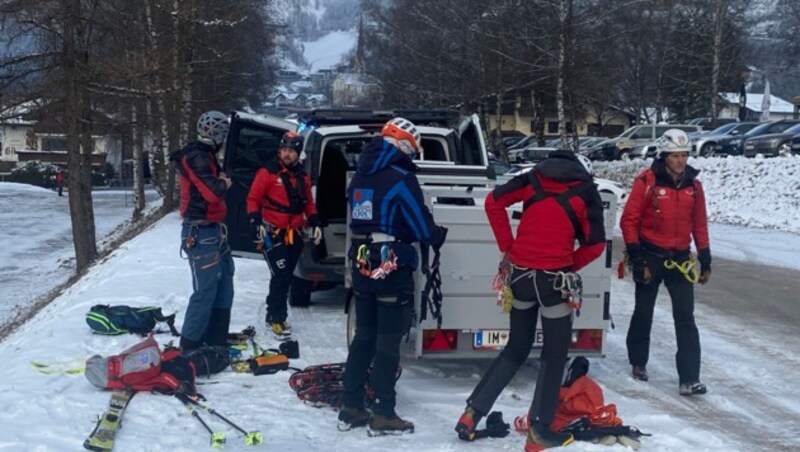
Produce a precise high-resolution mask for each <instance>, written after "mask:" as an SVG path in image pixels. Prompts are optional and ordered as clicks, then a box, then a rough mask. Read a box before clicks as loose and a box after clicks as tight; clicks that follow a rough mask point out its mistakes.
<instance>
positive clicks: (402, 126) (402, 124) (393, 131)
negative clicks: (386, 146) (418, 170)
mask: <svg viewBox="0 0 800 452" xmlns="http://www.w3.org/2000/svg"><path fill="white" fill-rule="evenodd" d="M381 136H382V137H384V138H391V139H393V140H394V141H395V142H396V144H397V147H398V148H399V149H400V150H401V151H403V152H405V153H406V154H409V155H411V154H419V153H420V152H422V146H421V141H422V137H421V136H420V134H419V131H418V130H417V127H416V126H415V125H414V123H412V122H411V121H409V120H408V119H404V118H394V119H392V120H391V121H389V122H387V123H386V124H385V125H384V126H383V129H381ZM412 157H414V156H413V155H412Z"/></svg>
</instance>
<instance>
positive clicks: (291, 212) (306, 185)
mask: <svg viewBox="0 0 800 452" xmlns="http://www.w3.org/2000/svg"><path fill="white" fill-rule="evenodd" d="M286 182H288V183H289V186H290V188H289V189H288V190H287V188H286V185H285V184H286ZM290 192H291V196H290V195H289V193H290ZM259 211H260V212H261V218H262V219H263V220H264V222H266V223H269V224H271V225H273V226H275V227H276V228H279V229H297V228H301V227H304V226H307V223H306V218H311V217H312V216H316V214H317V207H316V205H315V204H314V198H313V196H312V194H311V181H310V180H309V177H308V174H306V172H305V170H304V169H303V167H302V166H300V165H297V168H296V169H294V170H289V169H287V168H286V167H285V166H284V165H283V163H281V162H279V161H278V160H277V159H275V160H272V161H270V162H269V163H268V164H267V166H266V167H265V168H261V169H260V170H258V172H257V173H256V178H255V180H254V181H253V185H252V186H251V187H250V194H248V195H247V214H248V215H250V214H253V213H256V212H259ZM303 215H305V218H304V216H303Z"/></svg>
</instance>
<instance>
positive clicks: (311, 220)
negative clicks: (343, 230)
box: [308, 214, 322, 228]
mask: <svg viewBox="0 0 800 452" xmlns="http://www.w3.org/2000/svg"><path fill="white" fill-rule="evenodd" d="M308 225H309V226H311V227H312V228H318V227H320V226H322V223H320V221H319V215H317V214H314V215H311V216H310V217H308Z"/></svg>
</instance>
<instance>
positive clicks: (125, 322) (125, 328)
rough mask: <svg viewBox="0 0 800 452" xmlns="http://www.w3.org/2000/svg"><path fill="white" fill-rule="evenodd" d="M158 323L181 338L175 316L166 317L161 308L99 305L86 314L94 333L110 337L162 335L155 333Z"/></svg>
mask: <svg viewBox="0 0 800 452" xmlns="http://www.w3.org/2000/svg"><path fill="white" fill-rule="evenodd" d="M157 322H165V323H166V324H167V326H168V327H169V331H170V333H172V335H173V336H180V334H179V333H178V330H176V329H175V314H172V315H167V316H165V315H164V314H163V313H162V312H161V308H157V307H155V306H144V307H140V308H132V307H130V306H109V305H104V304H98V305H94V306H92V307H91V309H89V312H87V313H86V323H87V324H88V325H89V328H91V329H92V332H93V333H95V334H104V335H108V336H116V335H118V334H125V333H134V334H138V335H140V336H144V335H146V334H148V333H150V332H156V333H160V332H161V331H153V330H154V329H155V327H156V323H157Z"/></svg>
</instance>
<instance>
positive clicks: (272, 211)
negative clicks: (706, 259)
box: [247, 132, 322, 339]
mask: <svg viewBox="0 0 800 452" xmlns="http://www.w3.org/2000/svg"><path fill="white" fill-rule="evenodd" d="M302 150H303V137H302V136H300V135H298V134H297V133H295V132H286V133H285V134H283V137H282V138H281V142H280V144H279V146H278V155H277V156H276V157H275V158H274V159H272V160H270V161H269V162H268V163H267V165H266V166H265V167H264V168H261V169H259V170H258V172H257V173H256V178H255V180H254V181H253V185H252V186H251V187H250V193H249V194H248V195H247V216H248V217H249V219H250V228H251V232H252V234H253V240H254V241H255V242H256V244H257V246H258V247H259V249H260V250H261V251H262V253H263V254H264V259H265V260H266V261H267V266H268V267H269V272H270V275H271V277H270V280H269V293H268V294H267V300H266V303H267V315H266V319H265V320H266V323H267V326H268V327H269V328H270V329H271V330H272V332H273V334H275V336H276V337H277V338H278V339H288V337H289V336H290V335H291V332H292V330H291V326H290V325H289V322H287V321H286V318H287V316H288V308H287V306H286V305H287V301H288V299H287V297H288V295H289V289H290V287H291V285H292V279H293V278H294V268H295V266H296V265H297V261H298V260H299V259H300V253H301V252H302V251H303V238H302V236H301V232H300V231H301V228H303V227H305V226H311V228H313V236H314V243H315V244H317V245H319V243H320V241H321V240H322V230H321V229H320V224H319V217H318V216H317V207H316V205H315V204H314V198H313V197H312V194H311V181H310V179H309V177H308V174H307V173H306V171H305V169H304V168H303V165H301V164H300V153H301V152H302Z"/></svg>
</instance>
